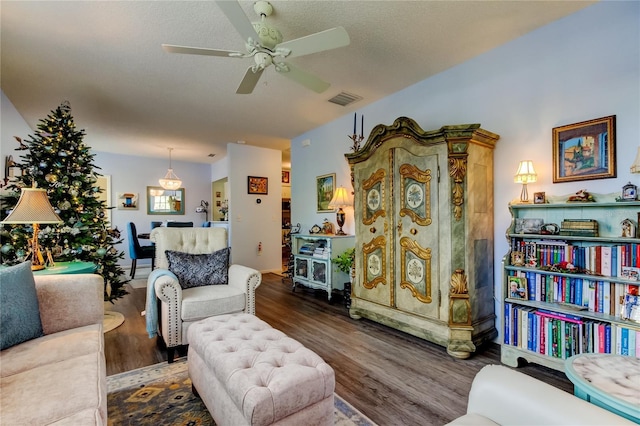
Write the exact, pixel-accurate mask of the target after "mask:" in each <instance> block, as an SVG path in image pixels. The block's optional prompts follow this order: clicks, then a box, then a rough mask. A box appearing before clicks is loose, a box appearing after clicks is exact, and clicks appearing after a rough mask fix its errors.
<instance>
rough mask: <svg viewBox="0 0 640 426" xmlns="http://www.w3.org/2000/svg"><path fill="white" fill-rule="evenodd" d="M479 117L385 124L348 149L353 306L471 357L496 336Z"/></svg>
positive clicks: (488, 179) (488, 152)
mask: <svg viewBox="0 0 640 426" xmlns="http://www.w3.org/2000/svg"><path fill="white" fill-rule="evenodd" d="M498 138H499V136H498V135H496V134H494V133H491V132H488V131H486V130H483V129H481V128H480V125H479V124H463V125H455V126H445V127H442V128H441V129H439V130H433V131H424V130H422V129H421V128H420V126H418V124H417V123H416V122H415V121H413V120H412V119H410V118H406V117H400V118H398V119H396V120H395V121H394V123H393V124H392V125H390V126H385V125H382V124H380V125H378V126H376V127H375V128H374V129H373V131H372V132H371V134H370V136H369V138H368V139H367V141H366V143H365V145H364V146H363V147H362V148H361V149H360V150H358V151H357V152H353V153H349V154H346V155H345V156H346V158H347V160H348V161H349V164H350V166H351V170H352V179H353V185H354V201H355V212H354V217H355V222H356V225H355V228H356V230H355V234H356V262H355V265H356V274H355V275H356V277H355V280H354V283H353V285H352V301H351V308H350V310H349V314H350V316H351V317H352V318H354V319H359V318H361V317H364V318H368V319H371V320H373V321H377V322H380V323H382V324H385V325H387V326H389V327H393V328H396V329H399V330H402V331H404V332H407V333H410V334H413V335H415V336H418V337H420V338H423V339H426V340H429V341H432V342H435V343H437V344H439V345H442V346H445V347H446V348H447V352H448V353H449V354H450V355H452V356H454V357H457V358H467V357H469V356H470V354H471V353H473V352H474V351H475V349H476V346H477V345H478V344H480V343H482V342H484V341H487V340H490V339H493V338H494V337H495V336H496V329H495V314H494V301H493V297H494V294H493V282H494V278H493V274H494V273H493V246H494V244H493V150H494V148H495V144H496V141H497V140H498Z"/></svg>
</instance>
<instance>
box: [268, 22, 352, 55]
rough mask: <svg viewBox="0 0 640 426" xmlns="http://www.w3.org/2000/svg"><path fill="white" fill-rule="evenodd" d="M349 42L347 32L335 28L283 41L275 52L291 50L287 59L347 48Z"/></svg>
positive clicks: (340, 28)
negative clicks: (282, 49) (281, 49)
mask: <svg viewBox="0 0 640 426" xmlns="http://www.w3.org/2000/svg"><path fill="white" fill-rule="evenodd" d="M350 42H351V40H350V39H349V34H347V30H345V29H344V28H342V27H336V28H331V29H329V30H325V31H320V32H319V33H315V34H310V35H308V36H305V37H300V38H296V39H294V40H289V41H285V42H283V43H280V44H279V45H277V46H276V50H277V49H280V48H284V49H289V50H291V54H290V55H289V56H287V57H288V58H294V57H297V56H303V55H309V54H311V53H316V52H322V51H324V50H330V49H335V48H338V47H342V46H347V45H348V44H349V43H350Z"/></svg>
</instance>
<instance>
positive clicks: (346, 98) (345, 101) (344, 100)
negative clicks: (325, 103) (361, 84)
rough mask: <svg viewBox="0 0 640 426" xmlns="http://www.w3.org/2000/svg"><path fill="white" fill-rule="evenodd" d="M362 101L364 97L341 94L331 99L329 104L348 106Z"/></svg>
mask: <svg viewBox="0 0 640 426" xmlns="http://www.w3.org/2000/svg"><path fill="white" fill-rule="evenodd" d="M361 99H362V96H358V95H354V94H352V93H347V92H340V93H338V94H337V95H336V96H334V97H333V98H331V99H329V102H333V103H334V104H338V105H342V106H347V105H349V104H352V103H354V102H357V101H359V100H361Z"/></svg>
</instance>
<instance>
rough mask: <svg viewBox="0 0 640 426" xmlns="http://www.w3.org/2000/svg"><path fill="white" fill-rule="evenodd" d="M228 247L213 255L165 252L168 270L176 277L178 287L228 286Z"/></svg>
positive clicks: (229, 250)
mask: <svg viewBox="0 0 640 426" xmlns="http://www.w3.org/2000/svg"><path fill="white" fill-rule="evenodd" d="M230 252H231V249H230V248H229V247H227V248H223V249H222V250H218V251H216V252H213V253H207V254H190V253H183V252H179V251H171V250H166V251H165V254H166V255H167V260H168V261H169V270H170V271H171V272H173V273H174V274H175V276H176V277H178V281H179V282H180V287H182V288H191V287H200V286H203V285H216V284H228V282H229V253H230Z"/></svg>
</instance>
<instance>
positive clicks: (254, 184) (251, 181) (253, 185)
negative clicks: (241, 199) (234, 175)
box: [247, 176, 269, 195]
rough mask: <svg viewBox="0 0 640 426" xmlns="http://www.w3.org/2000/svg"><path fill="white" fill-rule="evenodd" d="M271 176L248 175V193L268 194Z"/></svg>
mask: <svg viewBox="0 0 640 426" xmlns="http://www.w3.org/2000/svg"><path fill="white" fill-rule="evenodd" d="M268 193H269V178H266V177H258V176H248V177H247V194H264V195H266V194H268Z"/></svg>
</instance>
